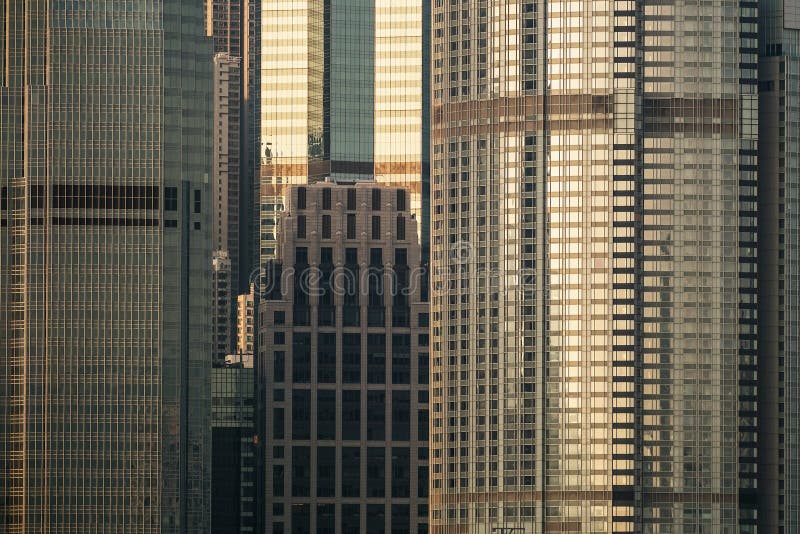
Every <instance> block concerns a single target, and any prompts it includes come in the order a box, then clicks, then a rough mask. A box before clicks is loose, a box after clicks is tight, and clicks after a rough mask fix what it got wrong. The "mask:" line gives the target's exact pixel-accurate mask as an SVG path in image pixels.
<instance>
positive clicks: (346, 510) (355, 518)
mask: <svg viewBox="0 0 800 534" xmlns="http://www.w3.org/2000/svg"><path fill="white" fill-rule="evenodd" d="M342 534H361V506H359V505H358V504H343V505H342Z"/></svg>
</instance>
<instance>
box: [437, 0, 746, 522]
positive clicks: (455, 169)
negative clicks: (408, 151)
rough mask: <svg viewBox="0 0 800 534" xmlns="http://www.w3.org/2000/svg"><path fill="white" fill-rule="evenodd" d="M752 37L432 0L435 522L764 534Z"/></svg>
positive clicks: (631, 11)
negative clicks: (759, 521) (759, 493)
mask: <svg viewBox="0 0 800 534" xmlns="http://www.w3.org/2000/svg"><path fill="white" fill-rule="evenodd" d="M756 26H757V5H756V3H755V2H740V1H721V2H696V1H693V2H689V1H682V0H676V1H668V2H663V1H659V2H649V1H626V0H617V1H593V2H582V1H574V0H565V1H547V2H544V1H518V0H516V1H508V2H505V1H504V2H487V1H482V0H446V1H441V2H435V3H434V7H433V11H432V31H433V34H432V35H433V41H432V62H433V67H432V72H431V76H432V78H431V79H432V90H433V99H432V110H431V111H432V126H431V128H432V132H431V140H432V142H431V145H432V162H431V164H432V172H431V176H432V181H431V191H432V197H431V201H432V208H431V210H432V217H431V229H432V232H431V236H432V237H431V245H432V246H431V251H432V266H433V276H432V282H433V288H432V328H433V332H432V342H433V362H432V373H433V375H432V383H431V423H432V434H431V529H432V531H434V532H442V533H444V532H476V533H477V532H486V533H489V532H492V531H493V529H496V528H499V527H504V528H511V527H515V528H521V529H524V531H525V532H609V531H614V532H664V531H667V529H669V530H668V531H672V532H699V531H706V530H708V531H714V532H717V531H720V532H724V531H742V532H747V531H753V530H754V529H755V521H756V511H755V508H756V496H755V487H756V477H757V474H756V471H757V469H756V450H755V447H756V382H755V378H756V325H755V322H756V283H755V276H756V255H757V251H756V245H755V241H756V148H757V147H756V135H757V126H758V117H757V114H758V97H757V79H756V78H757V73H756V70H757V65H756V64H757V33H756V32H757V27H756Z"/></svg>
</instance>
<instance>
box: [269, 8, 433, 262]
mask: <svg viewBox="0 0 800 534" xmlns="http://www.w3.org/2000/svg"><path fill="white" fill-rule="evenodd" d="M427 5H428V2H424V1H423V0H402V1H392V0H332V1H329V2H320V1H317V0H302V1H300V2H297V1H293V0H276V1H272V2H264V3H263V4H262V10H261V28H262V31H261V43H262V48H261V51H262V52H261V72H262V74H263V78H262V79H261V94H260V100H261V108H260V113H261V117H260V119H261V120H260V131H261V138H260V142H261V150H260V154H259V156H260V158H261V192H260V196H261V207H260V228H261V237H260V241H261V245H260V248H261V250H260V257H261V263H262V265H263V264H264V263H266V261H267V260H269V259H271V258H274V257H275V254H276V250H277V249H276V243H275V239H276V221H277V220H278V213H279V212H280V211H281V210H282V209H283V191H284V188H285V186H286V185H287V184H304V183H307V182H314V181H322V180H324V179H325V178H331V179H333V181H340V182H353V181H364V180H366V181H376V182H379V183H382V184H385V185H387V186H395V187H396V186H403V187H407V188H408V189H409V190H410V192H411V211H412V212H413V213H414V214H415V216H416V218H417V220H418V221H420V222H421V224H420V230H419V231H420V236H421V238H422V240H423V244H422V245H423V251H425V252H426V251H427V235H428V226H427V220H428V216H427V213H425V210H426V208H427V203H425V204H423V202H424V200H423V190H427V181H428V179H427V176H428V174H427V166H424V165H423V164H424V163H426V162H427V161H426V158H427V149H426V148H424V147H426V145H427V144H428V140H427V138H425V139H423V134H427V132H428V130H427V128H426V127H423V124H425V123H426V122H427V121H428V116H427V113H428V106H427V101H428V95H427V93H426V92H424V91H423V86H424V80H423V74H427V71H426V69H425V68H424V67H423V63H424V61H426V60H427V58H423V50H424V49H425V46H427V44H428V42H427V39H423V25H424V23H427V11H426V10H427V9H428V8H427ZM424 159H425V161H424Z"/></svg>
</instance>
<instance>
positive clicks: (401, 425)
mask: <svg viewBox="0 0 800 534" xmlns="http://www.w3.org/2000/svg"><path fill="white" fill-rule="evenodd" d="M410 430H411V402H410V398H409V392H408V391H392V439H393V440H394V441H407V440H408V439H409V434H410Z"/></svg>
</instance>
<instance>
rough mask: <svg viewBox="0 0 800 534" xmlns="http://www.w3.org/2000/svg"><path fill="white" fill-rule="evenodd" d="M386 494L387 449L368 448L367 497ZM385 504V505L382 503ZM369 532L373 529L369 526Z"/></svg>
mask: <svg viewBox="0 0 800 534" xmlns="http://www.w3.org/2000/svg"><path fill="white" fill-rule="evenodd" d="M385 495H386V449H384V448H383V447H368V448H367V497H384V496H385ZM381 506H383V505H381ZM367 530H368V531H369V532H373V531H372V529H370V528H369V525H368V526H367Z"/></svg>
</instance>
